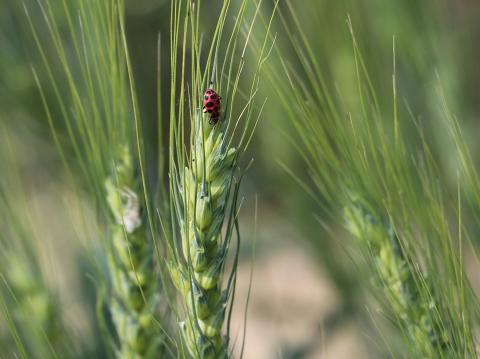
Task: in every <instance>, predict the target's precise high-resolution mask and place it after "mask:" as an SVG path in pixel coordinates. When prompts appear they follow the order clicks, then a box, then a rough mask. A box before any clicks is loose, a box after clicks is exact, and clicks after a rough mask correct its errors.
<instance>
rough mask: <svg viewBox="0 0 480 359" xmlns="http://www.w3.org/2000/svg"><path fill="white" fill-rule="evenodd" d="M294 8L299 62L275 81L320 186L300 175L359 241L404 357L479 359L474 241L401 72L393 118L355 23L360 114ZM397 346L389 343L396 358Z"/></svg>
mask: <svg viewBox="0 0 480 359" xmlns="http://www.w3.org/2000/svg"><path fill="white" fill-rule="evenodd" d="M289 5H290V6H289V7H288V10H289V11H288V12H287V14H285V15H284V16H282V21H283V25H284V27H285V34H286V36H289V38H290V44H291V46H292V48H293V50H294V53H295V54H296V56H297V58H296V60H297V62H296V63H290V62H287V61H284V60H281V61H280V65H279V66H280V68H282V69H283V71H284V73H285V78H279V77H278V76H275V75H274V73H272V72H269V71H267V74H268V76H269V78H270V80H271V81H272V84H273V87H274V88H275V89H276V93H277V95H278V97H279V99H280V101H281V102H282V103H283V105H284V106H283V109H284V111H285V113H286V115H287V116H288V118H289V119H290V121H291V125H292V127H293V128H294V129H295V132H296V135H297V136H296V137H290V139H291V143H292V144H293V145H294V146H296V148H297V149H298V152H299V154H300V156H302V158H303V160H304V161H305V163H306V165H307V168H308V170H309V174H310V176H311V180H312V183H313V185H311V186H310V185H309V184H308V181H306V180H304V179H302V178H301V177H300V176H299V175H298V174H294V173H291V172H290V173H291V175H292V176H293V177H294V178H295V179H296V180H297V181H298V182H299V184H300V185H301V186H303V187H304V188H305V190H307V192H308V193H310V194H311V195H312V196H313V197H314V198H315V199H317V202H318V204H319V205H320V206H321V208H322V209H323V210H325V213H327V214H328V218H329V219H331V220H333V221H334V223H337V224H340V225H342V226H344V227H345V228H346V229H347V230H348V231H349V232H350V233H351V234H352V235H353V237H354V238H356V239H357V243H358V249H359V251H360V253H361V254H362V259H363V262H364V263H365V264H366V265H367V267H368V268H369V273H370V276H371V278H373V279H374V283H375V285H374V289H375V292H376V293H378V296H377V298H378V301H379V304H380V306H381V310H382V313H383V314H384V315H385V317H386V318H388V319H389V320H390V321H391V322H392V323H393V324H395V326H396V327H397V328H398V329H399V332H400V333H401V334H402V336H403V338H404V340H405V341H406V343H407V344H408V345H406V346H403V347H401V349H398V350H399V352H398V353H397V354H394V355H400V356H402V357H422V358H452V357H455V358H457V357H468V358H470V357H475V356H476V340H475V334H474V330H475V324H474V323H476V318H478V299H477V298H476V296H475V295H474V293H473V291H472V289H471V287H470V284H469V281H468V279H467V278H466V275H465V271H464V268H463V262H462V246H463V243H464V242H466V240H465V238H468V237H469V235H468V233H466V232H465V231H466V229H465V227H464V225H463V222H462V206H461V201H460V199H457V198H456V197H457V196H456V195H452V194H451V193H449V192H448V191H447V190H446V189H445V186H442V184H441V183H440V182H439V181H438V177H439V175H440V174H439V169H438V164H437V160H436V158H435V156H434V155H433V154H432V150H431V147H430V142H429V138H428V136H427V134H426V133H424V131H423V129H422V127H421V125H420V124H419V123H418V122H417V121H416V120H415V118H413V117H412V116H411V114H410V113H409V112H408V109H405V110H404V111H403V110H401V109H400V108H399V105H398V100H397V97H398V94H397V89H396V83H395V80H396V76H395V64H394V66H393V70H392V71H393V90H392V99H393V100H392V103H393V106H392V107H393V110H390V111H391V112H390V113H391V114H390V115H388V116H385V115H384V110H385V109H382V108H381V107H380V105H379V100H378V98H377V93H376V92H375V90H374V86H373V84H372V82H371V80H370V78H369V76H368V72H367V70H366V69H367V65H366V63H365V62H364V60H363V58H362V56H361V55H360V51H359V47H358V44H357V42H356V39H355V36H354V33H353V29H352V25H351V23H350V20H349V28H350V31H351V34H352V43H353V53H352V56H353V58H354V63H355V67H354V73H355V74H356V79H355V83H356V86H357V87H356V95H355V96H356V101H353V103H356V104H358V106H356V107H354V108H348V107H346V105H345V104H346V103H347V102H348V103H352V102H351V101H350V102H349V101H347V100H346V99H344V98H342V91H341V89H336V91H332V90H331V89H333V88H334V87H333V86H332V85H330V84H329V83H328V82H327V81H326V80H325V78H324V76H323V74H322V70H321V68H320V65H319V63H320V60H319V59H318V58H317V57H316V56H315V55H313V50H312V49H313V46H314V43H313V42H311V41H310V40H309V39H308V38H307V36H306V35H305V33H304V32H302V26H301V24H300V22H299V19H298V18H297V17H296V14H295V11H294V8H293V7H292V6H291V4H290V3H289ZM287 18H288V20H287ZM278 51H279V52H280V54H279V58H280V59H282V58H285V57H282V53H281V51H282V50H280V49H279V50H278ZM394 56H395V55H393V57H394ZM349 91H350V90H349ZM337 94H338V95H337ZM408 126H411V127H413V128H414V131H413V133H415V134H416V135H415V140H414V141H412V139H411V138H409V139H408V141H407V140H406V136H405V133H406V132H404V129H405V128H407V127H408ZM457 138H458V137H457ZM297 139H298V141H299V144H297ZM458 142H460V143H461V142H462V141H461V139H459V141H458ZM412 143H413V144H414V146H416V148H415V150H413V148H412ZM287 171H288V169H287ZM452 217H453V220H452ZM455 228H457V229H455ZM319 240H320V239H319ZM392 343H393V342H392V341H388V342H387V343H385V344H386V345H387V347H390V349H391V350H394V349H393V347H392Z"/></svg>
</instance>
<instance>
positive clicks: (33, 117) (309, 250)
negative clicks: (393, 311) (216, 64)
mask: <svg viewBox="0 0 480 359" xmlns="http://www.w3.org/2000/svg"><path fill="white" fill-rule="evenodd" d="M216 2H217V0H215V1H213V0H212V1H211V3H212V4H211V5H210V6H215V3H216ZM59 3H60V2H59ZM25 5H26V7H27V8H29V9H36V11H32V10H31V11H30V15H31V17H32V19H33V21H34V22H35V23H41V22H42V14H41V12H40V11H39V9H38V7H36V5H35V3H34V2H33V1H25ZM262 6H263V8H264V11H265V13H266V14H267V13H268V12H269V11H271V9H272V8H273V3H271V2H270V1H264V3H263V4H262ZM293 6H294V8H295V11H296V13H297V16H298V18H299V19H301V24H302V26H303V31H304V32H305V35H306V37H307V38H308V39H309V40H310V42H311V45H312V49H313V51H314V53H315V55H316V57H317V59H318V61H319V62H320V64H321V65H322V69H323V75H324V76H325V79H326V82H327V83H328V85H329V86H330V88H331V89H332V90H333V91H338V92H339V93H341V96H342V98H343V100H344V101H345V102H346V103H347V104H348V106H349V108H351V109H352V111H355V109H356V107H357V106H358V103H357V99H356V98H355V95H354V94H355V91H354V88H355V86H356V84H355V74H354V64H353V56H352V42H351V37H350V34H349V30H348V27H347V24H346V19H347V16H350V18H351V20H352V23H353V27H354V30H355V33H356V38H357V40H358V42H359V45H360V48H361V50H362V51H363V55H364V58H365V62H366V66H367V68H368V69H369V72H370V75H371V78H372V81H373V84H374V86H375V88H376V89H377V91H378V94H379V99H380V103H381V107H382V109H383V111H384V113H385V114H387V116H386V117H388V115H389V114H391V113H392V103H393V97H392V73H393V58H394V57H393V42H395V61H396V72H397V87H398V91H399V98H400V107H401V109H400V111H401V112H402V113H404V114H406V113H407V108H409V111H411V113H412V114H413V116H414V117H415V118H416V119H418V121H419V122H420V123H421V124H422V126H423V127H424V129H425V133H426V134H427V136H428V137H429V138H430V139H431V141H432V143H434V144H435V146H434V148H433V149H434V152H435V156H436V157H437V158H438V159H439V162H440V163H441V167H442V174H443V176H442V178H441V179H440V180H441V181H444V184H445V186H448V187H451V188H453V189H454V188H455V186H456V174H455V173H454V172H453V171H452V166H451V164H452V161H455V160H456V159H455V158H454V157H452V155H451V154H452V151H451V147H450V145H449V143H448V140H447V139H446V134H445V131H444V130H443V128H442V126H441V125H440V124H439V123H440V120H439V117H440V116H441V106H440V101H439V98H438V93H437V91H436V88H437V87H438V84H439V83H440V84H441V86H442V88H443V90H444V92H445V94H446V98H447V100H448V104H449V106H450V108H451V109H452V111H453V113H454V114H455V115H456V116H457V118H458V120H459V121H460V123H461V126H462V129H463V130H464V133H465V135H466V139H467V141H468V145H469V147H470V148H471V150H472V153H473V155H474V160H475V161H478V160H480V158H479V157H480V156H478V155H476V154H477V153H478V151H479V149H480V140H479V138H480V135H479V134H480V123H479V121H478V118H479V117H478V114H479V113H480V101H479V92H480V49H479V47H478V39H479V38H480V22H479V21H478V19H479V18H480V2H478V1H476V0H424V1H418V0H397V1H395V0H301V1H295V2H293ZM59 14H60V12H59ZM282 16H283V17H284V19H285V21H286V22H287V23H288V22H291V21H292V18H291V16H290V15H289V13H288V10H287V6H286V5H285V4H284V3H283V2H282V1H280V5H279V14H278V16H277V18H276V21H275V28H274V30H273V32H274V33H276V46H278V48H279V49H280V50H281V51H282V52H281V54H282V55H281V56H282V57H283V58H282V60H283V61H285V62H287V63H289V64H291V66H293V67H295V66H298V64H297V63H296V61H297V59H295V58H288V54H291V53H293V52H291V51H288V49H289V47H290V46H291V45H290V44H289V42H288V37H287V36H286V34H285V33H284V29H283V27H282V23H281V17H282ZM169 18H170V2H169V1H162V0H156V1H153V0H130V1H127V7H126V20H127V26H126V30H127V40H128V43H129V49H130V53H131V56H132V60H133V69H134V73H135V76H136V84H137V90H138V95H139V100H140V109H141V111H142V115H143V126H144V127H143V131H144V135H145V141H146V146H147V153H148V157H149V158H154V157H155V154H156V152H155V151H156V148H157V147H158V140H159V139H158V138H157V135H156V134H157V133H158V131H157V129H158V126H162V127H163V128H167V127H168V123H161V124H159V123H158V121H157V116H156V111H157V108H156V89H155V88H156V66H157V57H156V51H157V48H156V46H157V39H158V36H160V37H161V39H162V52H161V54H162V78H163V79H164V82H165V84H168V83H169V76H170V74H169V67H168V51H169V50H168V46H169V44H168V31H169ZM202 20H203V22H204V26H205V27H206V28H207V27H209V26H212V23H213V22H212V19H209V18H205V19H202ZM231 21H233V18H232V19H231ZM58 23H59V24H60V28H62V24H63V25H64V27H66V24H65V19H62V18H61V16H60V15H59V18H58ZM40 29H41V27H40ZM44 31H45V32H44V33H42V32H41V31H40V34H39V35H40V39H41V41H42V44H43V45H44V46H45V47H46V48H47V49H48V48H49V47H50V46H51V44H50V42H49V38H48V35H47V33H46V30H45V29H44ZM292 35H293V36H294V37H298V36H299V34H295V33H294V34H292ZM393 39H395V40H393ZM67 45H68V44H67ZM0 49H1V50H0V122H1V125H0V130H1V131H2V136H1V138H2V143H1V144H0V150H1V155H2V156H1V159H2V164H3V166H2V169H1V170H0V177H2V179H1V181H2V183H3V184H4V186H5V188H6V191H7V192H8V193H9V198H13V199H14V200H13V203H11V202H10V205H9V207H10V208H11V211H10V212H11V215H12V216H13V217H15V216H16V217H21V218H20V222H22V223H20V224H19V226H22V227H26V228H28V230H29V231H30V232H28V231H27V234H26V236H28V233H31V232H35V233H36V234H37V236H36V239H35V240H34V241H33V242H34V243H35V248H34V249H32V248H30V249H28V250H27V251H28V252H30V251H32V252H33V253H30V254H29V256H33V257H34V258H36V259H35V260H31V259H29V260H28V261H27V262H28V263H29V265H31V266H33V268H34V270H39V271H40V272H41V273H42V276H43V277H44V278H45V280H46V281H47V282H48V285H49V286H50V287H51V288H52V291H53V292H55V293H58V295H59V298H60V303H61V308H62V316H63V317H64V320H63V322H65V323H66V325H68V326H69V327H71V328H73V330H74V332H75V333H77V334H78V338H80V339H79V340H78V341H76V342H77V343H78V346H79V348H78V351H79V352H81V353H82V356H84V357H103V355H105V354H104V350H105V348H103V347H102V344H101V343H99V342H97V339H96V338H97V337H98V336H97V335H95V331H96V330H98V329H97V328H96V325H95V324H94V320H93V318H94V316H95V313H94V311H95V309H94V293H95V290H96V283H95V280H94V279H92V277H93V276H94V269H93V267H94V266H93V263H92V260H91V256H90V255H89V254H88V253H90V252H91V251H92V250H94V248H95V246H96V243H95V235H94V232H95V231H94V229H93V228H91V227H87V228H90V230H86V228H85V226H84V225H83V224H84V223H93V222H94V221H93V219H92V218H90V217H89V214H90V213H91V211H92V207H93V206H94V205H93V204H92V203H89V200H88V198H87V197H85V198H84V199H83V200H81V201H79V200H78V198H79V197H78V196H76V193H74V192H75V191H76V190H75V189H72V188H70V187H69V186H68V184H67V183H68V182H67V181H66V179H65V174H64V171H63V169H62V166H61V161H60V158H59V156H58V154H57V152H56V150H55V146H54V143H53V140H52V137H51V133H50V129H49V126H48V123H47V121H46V116H45V113H44V110H43V107H42V104H41V99H40V96H39V93H38V90H37V88H36V85H35V81H34V78H33V75H32V71H31V68H32V67H34V68H36V67H37V66H38V65H39V63H40V60H41V59H40V58H39V55H38V52H37V51H36V48H35V45H34V43H33V39H32V36H31V31H30V28H29V25H28V23H27V21H26V17H25V11H24V8H23V2H20V1H16V0H0ZM46 56H47V57H51V59H50V60H51V61H53V62H54V63H55V61H56V60H55V58H54V56H53V50H52V51H51V52H48V51H47V52H46ZM278 56H279V55H278V53H277V52H272V55H271V57H270V60H269V61H270V66H276V65H278V62H279V59H278V58H277V57H278ZM54 69H55V67H54ZM278 76H283V75H282V72H281V71H278ZM39 78H40V81H41V82H42V84H43V86H44V87H45V88H46V93H47V96H53V93H52V89H51V88H50V87H49V81H48V74H46V73H41V72H39ZM261 92H262V94H261V95H262V96H265V97H268V102H267V106H266V108H265V110H264V113H263V116H262V119H261V122H260V125H259V127H258V129H257V131H256V133H255V136H254V140H253V143H252V145H251V146H250V148H249V153H248V155H247V156H246V158H247V160H249V159H250V158H254V164H253V166H252V167H251V168H250V170H249V171H248V174H247V177H246V180H245V183H244V186H243V196H244V197H245V203H244V205H243V210H242V223H243V228H244V235H243V237H244V238H245V241H244V248H243V251H242V258H243V259H242V263H241V265H240V283H239V288H238V291H237V296H238V297H237V298H238V302H237V304H238V305H237V307H238V313H237V314H236V315H235V317H234V321H238V322H241V320H242V313H243V308H242V306H243V305H244V302H245V297H246V293H247V291H248V281H249V271H250V261H251V259H252V253H251V243H252V240H253V238H254V237H255V236H254V233H253V232H254V231H253V227H254V220H255V215H254V214H255V203H256V199H258V218H257V222H258V233H257V246H256V253H255V269H254V271H255V273H254V279H253V295H252V298H251V303H250V312H249V319H248V331H247V342H246V352H245V357H246V358H277V357H281V358H320V357H321V358H323V357H328V358H350V357H352V356H353V355H355V357H357V358H360V357H376V356H379V357H383V356H384V355H385V352H384V351H385V348H384V346H383V345H382V344H383V343H382V340H381V339H380V338H376V334H375V329H374V328H373V325H372V323H371V318H370V316H371V315H372V314H371V313H368V312H367V311H366V310H365V305H366V304H365V303H366V301H368V300H369V299H368V296H366V295H365V293H363V291H362V286H361V282H360V281H359V280H358V278H357V273H358V271H357V268H356V267H354V266H353V264H352V261H351V259H350V257H349V255H350V253H351V252H350V251H349V250H348V248H349V246H350V243H349V239H348V238H343V236H341V235H338V236H332V235H331V234H329V233H327V231H326V229H325V228H326V227H327V228H328V223H326V225H325V223H324V224H321V222H322V211H321V209H320V207H319V206H318V204H317V203H315V201H314V200H313V199H312V198H311V197H309V195H308V194H307V193H305V192H304V191H303V190H302V189H301V188H300V187H299V186H298V184H296V183H295V181H294V180H293V179H292V178H291V177H290V176H289V175H288V174H287V173H286V172H285V170H284V169H283V168H282V166H281V165H280V164H283V165H285V166H287V167H289V168H290V169H291V170H292V171H293V172H294V173H295V174H296V175H298V176H299V177H300V178H303V179H305V180H306V181H307V182H308V179H309V173H307V172H306V170H305V166H304V165H303V163H302V161H301V158H300V156H299V155H298V154H297V152H296V150H295V148H294V146H293V145H292V144H291V143H290V140H289V136H288V135H287V134H288V133H289V132H291V124H289V123H288V120H287V119H286V117H285V116H283V114H282V111H281V110H280V109H281V106H280V105H279V103H278V101H277V100H276V98H275V91H274V90H273V89H272V88H270V87H269V84H268V82H267V81H264V82H261ZM164 96H165V103H168V101H167V99H168V91H165V92H164ZM53 111H54V115H55V109H53ZM168 111H169V109H168V107H165V108H164V112H165V114H168ZM56 114H57V115H58V113H56ZM406 117H408V114H407V116H406ZM165 118H168V116H167V117H165ZM386 120H389V119H388V118H386ZM411 127H412V128H411V130H412V131H414V126H413V124H412V125H411ZM61 130H62V129H60V131H61ZM60 133H61V132H60ZM7 138H8V140H7ZM413 145H414V144H413V143H412V146H413ZM73 165H74V164H73ZM73 197H75V198H76V199H75V200H73V199H72V198H73ZM80 198H82V196H81V195H80ZM24 213H29V214H30V215H29V218H25V215H24ZM30 217H31V218H30ZM5 218H6V217H5V216H4V220H3V221H2V222H0V224H1V225H2V226H4V227H0V230H1V231H2V234H3V236H2V248H4V247H5V248H8V247H9V245H8V242H9V241H10V242H11V241H12V238H13V236H14V235H13V234H12V235H11V234H9V230H7V227H10V226H11V224H12V222H11V221H7V220H6V219H5ZM333 231H334V233H336V232H335V229H333ZM5 243H7V244H5ZM3 252H4V254H3V253H2V255H5V256H6V257H8V254H7V253H10V252H8V251H6V250H5V251H3ZM33 262H35V263H33ZM37 262H38V263H37ZM37 266H38V268H39V269H38V268H37ZM8 267H9V265H8V261H7V260H3V259H2V260H1V261H0V269H1V271H2V273H3V272H5V271H7V269H8ZM35 268H36V269H35ZM477 282H478V280H477ZM473 285H474V287H475V286H477V287H478V285H479V283H475V278H473ZM27 287H28V286H27ZM28 288H29V289H28V290H29V291H33V293H37V292H38V291H37V290H36V289H35V288H32V287H28ZM2 290H3V289H2ZM37 294H38V293H37ZM234 327H235V325H234ZM0 335H1V336H2V337H4V339H3V342H2V343H3V346H5V348H6V347H7V346H8V345H13V343H12V340H11V338H9V336H8V334H7V329H6V326H5V325H1V332H0Z"/></svg>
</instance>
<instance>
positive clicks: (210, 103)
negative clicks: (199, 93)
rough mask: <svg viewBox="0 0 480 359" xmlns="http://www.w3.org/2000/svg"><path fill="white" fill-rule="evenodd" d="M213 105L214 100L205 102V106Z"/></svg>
mask: <svg viewBox="0 0 480 359" xmlns="http://www.w3.org/2000/svg"><path fill="white" fill-rule="evenodd" d="M212 106H213V102H212V101H210V102H207V103H206V104H205V107H212Z"/></svg>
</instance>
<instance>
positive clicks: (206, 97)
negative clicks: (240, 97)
mask: <svg viewBox="0 0 480 359" xmlns="http://www.w3.org/2000/svg"><path fill="white" fill-rule="evenodd" d="M220 100H221V98H220V96H218V94H217V93H216V92H215V91H214V90H212V89H208V90H206V91H205V92H204V93H203V113H208V116H209V117H210V121H209V122H210V124H212V125H215V124H217V122H218V120H219V119H220V109H221V107H222V106H221V103H220Z"/></svg>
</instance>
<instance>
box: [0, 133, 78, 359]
mask: <svg viewBox="0 0 480 359" xmlns="http://www.w3.org/2000/svg"><path fill="white" fill-rule="evenodd" d="M1 129H2V131H1V132H2V136H1V146H0V149H1V151H0V154H1V155H0V160H1V161H2V163H3V164H4V165H5V166H6V167H8V168H9V171H6V172H5V173H4V174H3V175H2V176H1V179H0V218H1V219H0V248H1V261H0V262H1V265H0V288H1V290H0V293H1V296H0V305H1V308H2V309H1V316H0V317H1V318H2V319H3V320H2V322H3V323H5V324H6V326H7V328H8V330H7V332H8V334H5V336H3V335H2V336H1V337H0V343H1V345H0V355H2V356H5V357H22V358H25V357H31V358H47V357H55V356H56V355H58V354H59V353H63V355H64V357H66V358H70V357H74V354H76V353H77V352H76V351H75V346H74V345H73V343H72V341H71V333H70V331H71V328H67V326H66V325H65V320H64V317H63V313H62V310H63V308H62V306H61V305H60V299H59V297H58V294H57V293H56V292H55V290H54V288H52V285H51V283H48V280H47V277H46V275H45V273H44V271H43V269H42V266H41V264H40V256H39V255H38V253H37V251H38V250H39V246H40V245H41V241H42V240H43V238H41V237H39V235H38V233H37V228H36V224H35V219H34V213H33V212H32V210H31V209H30V208H29V201H28V196H27V194H26V193H25V190H24V187H25V186H26V185H25V182H26V181H25V180H24V179H23V178H22V177H21V171H20V169H19V168H18V167H19V166H18V165H17V164H15V160H16V159H17V157H15V155H14V152H15V151H16V148H17V146H18V144H14V143H13V142H14V141H13V140H12V138H11V136H10V135H7V133H8V132H7V126H5V125H2V127H1ZM4 329H6V328H4Z"/></svg>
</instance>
